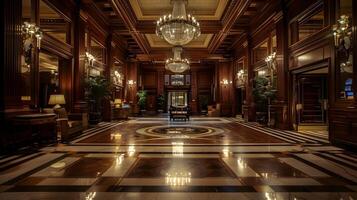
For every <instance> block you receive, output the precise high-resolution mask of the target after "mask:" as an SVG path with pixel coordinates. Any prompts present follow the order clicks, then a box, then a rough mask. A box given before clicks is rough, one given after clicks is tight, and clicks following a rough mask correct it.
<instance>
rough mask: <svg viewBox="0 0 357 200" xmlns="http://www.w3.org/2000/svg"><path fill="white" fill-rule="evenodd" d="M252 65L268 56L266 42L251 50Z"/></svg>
mask: <svg viewBox="0 0 357 200" xmlns="http://www.w3.org/2000/svg"><path fill="white" fill-rule="evenodd" d="M253 54H254V63H256V62H259V61H264V59H265V58H266V57H267V56H268V42H264V43H262V44H261V45H259V46H258V47H256V48H255V49H254V50H253Z"/></svg>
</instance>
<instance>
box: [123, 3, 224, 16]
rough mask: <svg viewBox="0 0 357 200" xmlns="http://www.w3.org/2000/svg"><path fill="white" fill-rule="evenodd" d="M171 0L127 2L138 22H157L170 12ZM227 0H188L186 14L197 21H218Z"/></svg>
mask: <svg viewBox="0 0 357 200" xmlns="http://www.w3.org/2000/svg"><path fill="white" fill-rule="evenodd" d="M170 1H171V0H129V2H130V5H131V7H132V9H133V11H134V13H135V15H136V18H137V19H138V20H157V19H158V18H159V17H160V16H161V15H163V14H169V13H171V12H172V5H171V4H170ZM227 5H228V0H190V1H188V3H187V6H186V9H187V13H191V14H193V15H194V16H195V17H196V18H197V19H198V20H220V19H221V17H222V14H223V12H224V10H225V9H226V6H227Z"/></svg>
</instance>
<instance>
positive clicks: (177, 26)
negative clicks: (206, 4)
mask: <svg viewBox="0 0 357 200" xmlns="http://www.w3.org/2000/svg"><path fill="white" fill-rule="evenodd" d="M171 3H172V4H173V11H172V14H170V15H164V16H163V17H160V19H159V20H157V22H156V24H157V25H156V34H157V35H158V36H159V37H161V38H163V39H164V40H166V41H167V42H168V43H170V44H172V45H180V46H181V45H185V44H187V43H189V42H191V41H192V40H193V39H195V38H197V37H198V36H199V35H200V34H201V31H200V25H199V23H198V22H197V21H196V19H195V18H194V17H193V16H191V15H190V14H188V15H187V14H186V8H185V6H186V4H187V0H171Z"/></svg>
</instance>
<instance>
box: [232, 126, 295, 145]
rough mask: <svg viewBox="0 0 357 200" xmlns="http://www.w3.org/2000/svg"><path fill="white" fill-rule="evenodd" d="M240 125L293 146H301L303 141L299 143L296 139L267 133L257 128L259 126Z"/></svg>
mask: <svg viewBox="0 0 357 200" xmlns="http://www.w3.org/2000/svg"><path fill="white" fill-rule="evenodd" d="M238 124H240V125H242V126H244V127H246V128H250V129H253V130H254V131H258V132H260V133H263V134H267V135H269V136H271V137H275V138H278V139H279V140H283V141H285V142H288V143H291V144H300V143H302V142H301V141H297V140H296V139H294V138H289V137H287V136H285V135H277V134H274V133H266V131H265V130H264V129H259V127H257V126H253V125H249V124H246V123H238ZM290 141H291V142H290Z"/></svg>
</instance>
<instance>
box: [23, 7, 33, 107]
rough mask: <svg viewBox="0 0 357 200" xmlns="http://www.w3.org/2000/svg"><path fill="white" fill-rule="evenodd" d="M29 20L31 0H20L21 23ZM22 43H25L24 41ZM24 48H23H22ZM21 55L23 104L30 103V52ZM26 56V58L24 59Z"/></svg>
mask: <svg viewBox="0 0 357 200" xmlns="http://www.w3.org/2000/svg"><path fill="white" fill-rule="evenodd" d="M30 18H31V0H22V21H23V22H30ZM24 42H26V41H25V40H24ZM23 48H24V47H23ZM23 52H24V53H23V54H22V55H21V86H22V87H21V100H22V101H23V102H24V103H30V101H31V86H32V81H31V69H32V67H31V53H32V52H31V50H29V51H26V52H25V51H23ZM25 56H26V58H25Z"/></svg>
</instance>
